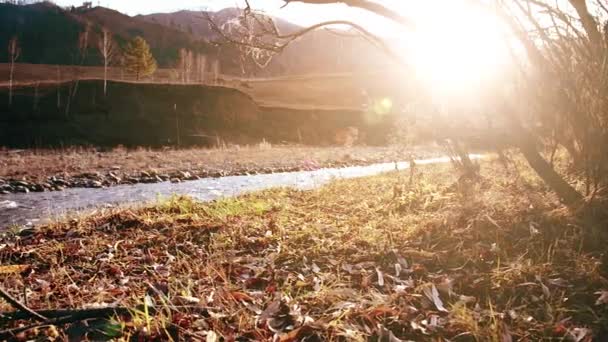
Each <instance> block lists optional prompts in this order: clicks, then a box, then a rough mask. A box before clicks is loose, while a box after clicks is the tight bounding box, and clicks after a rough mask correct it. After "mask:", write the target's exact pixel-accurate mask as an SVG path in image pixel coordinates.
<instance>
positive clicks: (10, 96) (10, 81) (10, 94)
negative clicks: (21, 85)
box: [8, 62, 15, 106]
mask: <svg viewBox="0 0 608 342" xmlns="http://www.w3.org/2000/svg"><path fill="white" fill-rule="evenodd" d="M14 71H15V62H11V70H10V75H9V79H8V105H9V106H12V105H13V73H14Z"/></svg>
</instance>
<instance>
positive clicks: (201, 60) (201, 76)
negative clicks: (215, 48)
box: [196, 54, 207, 83]
mask: <svg viewBox="0 0 608 342" xmlns="http://www.w3.org/2000/svg"><path fill="white" fill-rule="evenodd" d="M196 65H197V71H198V72H197V73H198V82H199V83H205V71H206V69H207V56H205V55H203V54H198V55H197V57H196Z"/></svg>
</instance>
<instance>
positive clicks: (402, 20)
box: [283, 0, 416, 30]
mask: <svg viewBox="0 0 608 342" xmlns="http://www.w3.org/2000/svg"><path fill="white" fill-rule="evenodd" d="M283 1H284V2H285V5H283V7H285V6H287V5H289V4H290V3H292V2H302V3H307V4H316V5H320V4H344V5H347V6H349V7H355V8H359V9H362V10H366V11H368V12H371V13H374V14H377V15H379V16H382V17H385V18H387V19H390V20H392V21H394V22H396V23H398V24H399V25H401V26H403V27H405V28H407V29H409V30H414V29H415V28H416V26H415V25H414V23H413V22H412V21H411V20H409V19H407V18H406V17H404V16H402V15H400V14H399V13H397V12H396V11H393V10H391V9H389V8H388V7H386V6H383V5H382V4H380V3H377V2H372V1H368V0H283Z"/></svg>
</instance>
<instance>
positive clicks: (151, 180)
mask: <svg viewBox="0 0 608 342" xmlns="http://www.w3.org/2000/svg"><path fill="white" fill-rule="evenodd" d="M139 182H140V183H146V184H152V183H157V182H158V181H157V180H156V177H142V178H140V179H139Z"/></svg>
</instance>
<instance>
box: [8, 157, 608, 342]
mask: <svg viewBox="0 0 608 342" xmlns="http://www.w3.org/2000/svg"><path fill="white" fill-rule="evenodd" d="M509 172H514V171H513V170H510V171H509ZM533 177H534V176H533V175H531V174H530V175H528V174H520V175H519V176H518V177H514V176H513V175H512V174H511V175H509V174H508V173H507V172H506V171H505V170H504V169H503V168H502V166H500V165H499V164H498V163H494V162H487V163H484V164H483V165H482V180H481V181H479V182H478V183H476V184H464V183H462V182H463V181H462V180H461V181H459V180H458V175H457V174H455V173H454V172H453V171H452V170H451V168H450V166H428V167H419V168H417V170H416V172H415V175H414V177H413V179H412V182H411V183H410V174H409V172H403V173H398V172H394V173H390V174H386V175H381V176H375V177H369V178H364V179H357V180H342V181H336V182H334V183H332V184H330V185H327V186H324V187H322V188H320V189H317V190H312V191H298V190H292V189H273V190H267V191H262V192H258V193H253V194H250V195H245V196H241V197H238V198H232V199H221V200H218V201H216V202H213V203H210V204H207V203H201V202H197V201H195V200H192V199H189V198H184V197H174V198H169V199H166V200H164V201H163V202H161V203H160V204H158V205H156V206H153V207H149V208H143V209H131V210H126V209H120V210H110V211H107V212H105V213H100V214H96V215H94V216H90V217H82V218H80V219H77V220H73V221H71V222H60V223H57V224H54V225H51V226H48V227H44V228H42V229H41V231H40V232H39V233H36V234H34V235H33V236H30V237H16V236H10V237H6V238H5V239H4V240H3V241H2V243H6V244H10V246H12V247H11V248H12V249H11V250H10V251H6V250H5V251H4V252H3V253H2V254H1V258H2V259H1V261H2V263H3V264H26V265H29V266H30V267H31V268H32V269H33V270H35V272H34V273H32V275H30V276H28V277H26V278H15V277H13V276H8V277H7V276H2V275H0V277H2V278H0V279H2V284H3V286H4V288H7V289H15V288H19V287H21V286H27V287H28V288H29V295H28V303H29V305H30V306H32V307H33V308H35V309H37V310H41V309H46V308H63V307H82V306H87V305H91V304H94V305H120V306H125V307H128V308H132V310H133V313H132V314H131V317H124V316H119V317H116V318H115V319H116V320H117V322H116V323H117V324H110V325H109V327H108V329H110V330H112V329H114V330H112V331H115V330H117V329H118V330H120V333H121V334H122V336H123V339H126V338H154V337H164V338H168V337H169V336H173V337H174V336H182V337H184V336H186V337H187V336H190V337H192V336H197V337H198V338H205V336H209V335H210V334H211V335H213V334H217V336H221V337H224V338H227V339H228V338H231V337H238V336H247V337H248V338H251V339H254V340H267V339H271V338H272V336H273V335H274V334H275V333H276V332H275V331H278V335H282V336H284V337H285V336H286V335H287V334H288V333H290V332H291V333H293V334H304V335H303V336H308V337H309V338H313V336H317V338H319V339H321V340H357V339H358V340H366V339H373V338H381V337H382V336H386V334H388V333H387V331H390V332H392V334H394V335H395V336H397V337H399V338H402V339H406V340H407V339H411V340H420V339H422V340H424V339H427V338H432V337H439V336H442V337H445V338H450V339H453V340H458V339H462V338H465V339H466V338H467V337H468V338H474V339H476V340H501V339H500V338H502V337H504V336H506V335H505V334H510V335H511V336H512V337H513V338H514V339H531V340H537V339H540V338H548V337H550V338H563V337H565V336H569V335H568V334H570V332H572V331H574V330H573V329H583V328H585V329H586V328H592V329H594V330H593V331H594V332H595V333H596V334H597V333H600V332H602V331H604V330H602V329H605V327H606V326H607V325H606V319H605V313H606V312H605V309H604V307H603V306H597V305H595V301H596V300H597V295H596V294H595V293H596V292H597V291H601V290H603V289H605V288H606V287H608V283H607V281H606V280H605V278H604V274H603V271H602V267H601V263H600V262H599V260H598V259H597V253H595V251H593V250H586V249H584V248H581V246H582V245H583V240H584V239H583V234H582V228H581V226H580V223H579V222H578V221H577V220H576V218H575V217H573V216H572V214H571V213H568V212H564V211H563V210H561V209H560V208H561V206H560V205H559V202H558V201H557V200H556V199H555V198H554V197H553V196H552V195H551V194H550V193H548V192H543V191H542V190H539V191H534V194H530V192H529V191H527V189H529V187H536V185H533V184H531V183H530V182H529V180H532V179H533ZM535 189H536V188H535ZM536 190H538V189H536ZM531 227H532V228H531ZM41 284H42V285H41ZM45 284H48V285H45ZM45 286H47V287H48V288H47V287H45ZM433 288H435V289H436V290H434V291H436V292H437V298H433V297H429V296H430V294H432V293H433V291H431V289H433ZM278 298H280V299H281V300H282V302H283V303H284V304H285V305H286V306H287V307H288V310H289V317H290V320H292V322H291V323H290V325H285V326H282V325H281V326H280V327H279V328H276V327H275V328H276V329H278V330H276V329H275V331H271V330H269V328H268V325H266V323H261V322H259V321H258V320H259V319H260V317H261V315H262V313H263V312H264V310H266V309H267V308H269V307H270V306H271V303H273V302H275V301H276V300H277V299H278ZM437 300H439V301H437ZM144 304H146V305H144ZM148 305H149V306H148ZM146 307H147V308H148V313H147V314H146ZM441 307H443V308H445V311H447V312H444V311H442V310H440V308H441ZM3 309H6V310H9V308H8V307H6V306H5V307H3ZM275 318H276V317H275ZM275 318H273V319H275ZM280 322H281V321H280V320H279V321H277V320H276V319H275V321H273V323H272V324H279V323H280ZM118 323H119V324H118ZM269 324H270V323H269ZM279 325H280V324H279ZM556 326H558V328H555V327H556ZM380 327H382V328H380ZM576 331H580V330H576ZM590 334H591V333H589V336H591V335H590ZM298 336H299V335H298ZM173 337H172V338H173Z"/></svg>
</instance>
